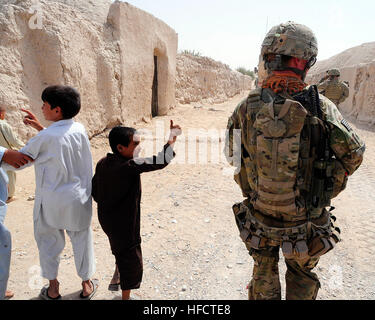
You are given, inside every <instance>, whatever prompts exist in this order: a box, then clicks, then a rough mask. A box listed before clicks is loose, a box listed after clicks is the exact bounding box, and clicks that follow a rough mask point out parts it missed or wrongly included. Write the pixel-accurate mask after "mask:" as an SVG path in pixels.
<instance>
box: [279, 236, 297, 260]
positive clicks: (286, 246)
mask: <svg viewBox="0 0 375 320" xmlns="http://www.w3.org/2000/svg"><path fill="white" fill-rule="evenodd" d="M281 248H282V251H283V255H284V257H285V259H288V260H291V259H293V258H294V252H293V242H292V241H291V240H290V239H289V237H283V244H282V247H281Z"/></svg>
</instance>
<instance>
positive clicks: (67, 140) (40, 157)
mask: <svg viewBox="0 0 375 320" xmlns="http://www.w3.org/2000/svg"><path fill="white" fill-rule="evenodd" d="M42 100H43V106H42V111H43V115H44V118H45V119H46V120H48V121H52V122H53V124H51V125H50V126H49V127H48V128H46V129H45V128H43V126H42V125H41V124H40V123H39V121H38V120H37V118H36V117H35V116H34V114H32V113H31V112H30V111H27V110H25V109H22V111H24V112H26V113H27V116H26V117H25V118H24V123H25V124H26V125H30V126H32V127H33V128H35V129H37V130H38V131H40V132H39V134H38V135H36V136H35V137H34V138H32V139H30V141H29V142H28V143H27V144H26V146H25V147H23V148H22V149H21V150H20V152H22V153H24V154H26V155H28V156H30V157H31V158H32V159H34V160H35V162H34V165H35V179H36V191H35V205H34V235H35V240H36V242H37V245H38V249H39V259H40V266H41V269H42V276H43V277H44V278H47V279H48V280H49V286H46V287H44V288H43V289H42V291H41V293H40V297H41V298H43V299H46V300H51V299H61V296H60V293H59V282H58V280H57V275H58V268H59V262H60V254H61V252H62V251H63V249H64V247H65V233H64V230H66V231H67V233H68V235H69V237H70V239H71V241H72V246H73V251H74V260H75V265H76V269H77V273H78V275H79V277H80V278H81V279H82V288H83V290H82V292H81V294H80V298H81V299H91V297H92V296H93V295H94V293H95V291H96V289H97V286H98V283H97V281H96V280H91V279H90V278H91V277H92V276H93V274H94V272H95V261H94V250H93V240H92V230H91V226H90V225H91V218H92V198H91V179H92V175H93V173H92V156H91V151H90V143H89V140H88V137H87V134H86V131H85V128H84V127H83V125H82V124H80V123H78V122H74V121H73V120H72V118H73V117H75V116H76V115H77V114H78V113H79V111H80V108H81V103H80V95H79V93H78V92H77V91H76V90H75V89H73V88H71V87H66V86H52V87H48V88H46V89H45V90H44V91H43V93H42ZM22 168H24V167H22Z"/></svg>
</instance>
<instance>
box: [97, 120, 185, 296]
mask: <svg viewBox="0 0 375 320" xmlns="http://www.w3.org/2000/svg"><path fill="white" fill-rule="evenodd" d="M170 129H171V134H170V138H169V140H168V143H167V144H166V145H165V146H164V148H163V150H162V152H160V153H159V154H158V155H157V156H154V157H152V158H146V159H142V158H137V156H138V154H139V152H140V147H139V143H140V137H139V136H138V135H137V133H136V130H135V129H133V128H126V127H116V128H114V129H112V131H111V132H110V134H109V143H110V145H111V149H112V151H113V154H111V153H109V154H108V155H107V156H106V157H105V158H103V159H102V160H100V161H99V162H98V164H97V166H96V171H95V175H94V177H93V180H92V196H93V198H94V200H95V201H96V202H97V203H98V218H99V222H100V225H101V226H102V228H103V231H104V232H105V233H106V234H107V236H108V238H109V242H110V245H111V250H112V253H113V255H114V256H115V259H116V271H115V275H114V277H113V279H112V282H114V280H116V278H117V277H118V276H116V274H117V273H119V278H120V286H121V290H122V299H123V300H129V299H130V292H131V290H134V289H139V288H140V285H141V281H142V275H143V262H142V250H141V236H140V213H141V208H140V203H141V192H142V188H141V177H140V175H141V174H142V173H143V172H151V171H156V170H161V169H164V168H165V167H166V166H167V165H168V164H169V163H170V161H171V160H172V159H173V158H174V156H175V153H174V151H173V146H174V143H175V142H176V139H177V136H178V135H180V134H181V128H180V126H178V125H176V126H174V125H173V121H171V126H170ZM112 282H111V285H110V287H109V289H110V290H111V288H112V290H113V287H114V286H116V282H115V283H112ZM117 282H118V280H117ZM117 288H118V285H117Z"/></svg>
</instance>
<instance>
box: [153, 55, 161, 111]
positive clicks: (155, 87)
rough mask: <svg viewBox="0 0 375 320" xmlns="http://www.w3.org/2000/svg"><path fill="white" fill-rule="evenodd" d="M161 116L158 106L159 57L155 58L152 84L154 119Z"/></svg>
mask: <svg viewBox="0 0 375 320" xmlns="http://www.w3.org/2000/svg"><path fill="white" fill-rule="evenodd" d="M158 114H159V106H158V57H157V56H154V81H153V84H152V117H157V116H158Z"/></svg>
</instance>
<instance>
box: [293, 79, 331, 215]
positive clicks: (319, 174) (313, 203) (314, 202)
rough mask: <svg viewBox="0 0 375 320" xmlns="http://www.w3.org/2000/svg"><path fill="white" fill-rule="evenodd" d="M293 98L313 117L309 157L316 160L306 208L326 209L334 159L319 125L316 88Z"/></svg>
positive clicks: (328, 202) (329, 198) (320, 115)
mask: <svg viewBox="0 0 375 320" xmlns="http://www.w3.org/2000/svg"><path fill="white" fill-rule="evenodd" d="M293 98H294V99H295V100H296V101H298V102H299V103H301V104H302V105H303V106H304V108H305V109H306V110H308V111H309V112H310V114H311V115H312V116H313V117H311V119H310V124H309V127H310V139H311V147H310V150H311V156H313V157H315V159H316V160H315V161H314V163H313V175H312V179H311V188H310V192H309V197H308V198H309V199H308V200H307V207H308V209H312V210H313V209H320V208H324V207H328V206H330V200H331V195H332V192H333V183H334V181H333V169H334V159H333V156H332V152H331V149H330V146H329V137H328V135H327V133H326V132H327V128H325V129H323V128H324V127H323V126H322V124H321V123H319V120H323V113H322V109H321V106H320V99H319V92H318V88H317V86H316V85H313V86H311V87H310V88H309V89H308V90H304V91H302V92H300V93H298V94H296V95H294V96H293ZM314 118H315V119H314ZM316 118H318V119H319V120H318V119H316Z"/></svg>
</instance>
